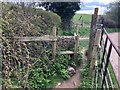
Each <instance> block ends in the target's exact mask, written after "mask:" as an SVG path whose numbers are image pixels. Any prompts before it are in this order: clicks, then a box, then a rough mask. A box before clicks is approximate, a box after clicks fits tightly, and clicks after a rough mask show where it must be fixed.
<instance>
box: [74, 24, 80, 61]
mask: <svg viewBox="0 0 120 90" xmlns="http://www.w3.org/2000/svg"><path fill="white" fill-rule="evenodd" d="M78 31H79V25H78V24H77V25H76V35H75V49H74V61H75V62H76V59H77V53H78V47H79V35H78Z"/></svg>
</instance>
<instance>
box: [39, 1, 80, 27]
mask: <svg viewBox="0 0 120 90" xmlns="http://www.w3.org/2000/svg"><path fill="white" fill-rule="evenodd" d="M39 6H43V7H44V8H45V9H46V10H47V11H52V12H54V13H57V14H58V15H59V16H61V19H62V26H63V29H70V22H71V19H72V17H73V16H74V14H75V12H76V11H77V10H79V9H80V3H78V2H47V3H42V4H39Z"/></svg>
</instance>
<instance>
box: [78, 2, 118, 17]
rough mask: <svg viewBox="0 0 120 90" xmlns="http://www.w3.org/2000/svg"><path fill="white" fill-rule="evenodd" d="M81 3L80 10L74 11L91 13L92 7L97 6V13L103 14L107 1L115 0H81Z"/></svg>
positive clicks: (92, 11)
mask: <svg viewBox="0 0 120 90" xmlns="http://www.w3.org/2000/svg"><path fill="white" fill-rule="evenodd" d="M81 1H82V2H83V5H82V7H81V10H79V11H77V12H76V13H78V14H79V13H80V14H81V13H82V14H93V13H94V8H95V7H98V8H99V12H98V14H99V15H103V14H104V13H105V12H106V11H107V7H108V5H109V3H111V2H115V1H116V0H81Z"/></svg>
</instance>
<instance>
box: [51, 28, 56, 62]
mask: <svg viewBox="0 0 120 90" xmlns="http://www.w3.org/2000/svg"><path fill="white" fill-rule="evenodd" d="M52 35H53V37H54V38H55V37H56V27H53V31H52ZM52 51H53V52H52V55H53V62H54V61H55V56H56V41H53V45H52Z"/></svg>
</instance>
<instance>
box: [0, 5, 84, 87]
mask: <svg viewBox="0 0 120 90" xmlns="http://www.w3.org/2000/svg"><path fill="white" fill-rule="evenodd" d="M2 5H3V11H2V13H3V17H2V24H1V27H0V30H1V31H2V36H3V37H4V38H3V37H1V39H2V49H3V50H2V58H3V59H2V69H3V71H2V85H3V88H6V87H7V88H26V87H27V88H47V87H49V88H52V87H54V85H55V84H56V83H57V82H58V81H63V80H64V79H68V78H70V74H69V72H67V71H66V69H67V68H68V66H72V67H74V68H75V67H76V66H77V65H79V64H80V61H81V59H82V55H81V54H80V55H79V56H78V57H79V58H78V60H77V64H76V63H75V62H74V61H72V57H70V56H69V55H59V54H57V56H56V60H55V62H53V61H52V53H51V52H52V51H51V48H52V43H51V42H44V41H41V42H34V41H32V42H20V41H16V39H15V38H14V36H16V37H19V36H20V37H23V36H43V35H46V34H51V30H52V28H53V26H56V27H57V28H58V29H60V24H61V19H60V17H59V16H58V15H57V14H55V13H52V12H47V11H43V10H40V9H35V8H29V9H28V8H27V7H24V9H22V7H21V6H19V5H15V4H12V3H3V4H2ZM27 10H28V11H27ZM57 34H59V32H57ZM72 48H74V47H72ZM57 50H59V47H58V48H57ZM58 77H59V79H58Z"/></svg>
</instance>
